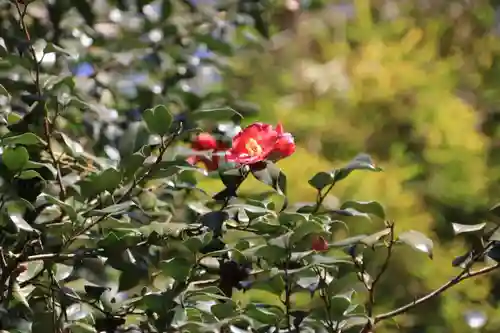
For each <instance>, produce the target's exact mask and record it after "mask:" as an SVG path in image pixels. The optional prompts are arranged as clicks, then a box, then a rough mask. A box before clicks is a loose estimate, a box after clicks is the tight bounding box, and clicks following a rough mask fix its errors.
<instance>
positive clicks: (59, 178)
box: [13, 1, 66, 201]
mask: <svg viewBox="0 0 500 333" xmlns="http://www.w3.org/2000/svg"><path fill="white" fill-rule="evenodd" d="M13 2H14V4H15V6H16V9H17V13H18V14H19V25H20V27H21V30H22V32H23V33H24V35H25V36H26V41H27V44H28V51H29V53H30V55H31V58H33V66H34V74H35V78H34V80H33V81H34V84H35V89H36V95H37V103H40V102H42V99H43V97H42V88H41V86H40V63H39V62H38V60H37V58H36V52H35V49H34V48H33V45H32V42H31V36H30V34H29V31H28V27H27V26H26V24H25V23H24V17H25V15H26V11H27V10H28V4H26V5H25V6H24V9H23V10H21V7H20V6H19V3H18V2H17V1H13ZM40 107H41V108H42V107H43V109H44V119H43V129H44V134H45V140H46V141H47V150H48V152H49V154H50V157H51V158H52V160H53V162H54V167H55V169H56V174H57V183H58V185H59V189H60V193H59V197H60V199H61V200H62V201H64V200H65V198H66V189H65V188H64V183H63V180H62V174H61V169H60V168H59V163H58V161H57V159H56V158H55V155H54V150H53V147H52V143H51V137H52V131H51V130H50V125H49V116H48V110H47V108H46V107H45V102H43V104H42V105H41V106H40Z"/></svg>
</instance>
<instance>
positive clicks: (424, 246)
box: [398, 230, 434, 259]
mask: <svg viewBox="0 0 500 333" xmlns="http://www.w3.org/2000/svg"><path fill="white" fill-rule="evenodd" d="M398 239H399V240H400V241H401V242H403V243H405V244H408V245H409V246H411V247H413V248H414V249H415V250H418V251H421V252H424V253H426V254H427V255H428V256H429V258H431V259H432V256H433V254H432V249H433V248H434V243H433V242H432V240H431V239H430V238H429V237H427V236H426V235H424V234H423V233H421V232H419V231H415V230H409V231H405V232H403V233H401V234H399V237H398Z"/></svg>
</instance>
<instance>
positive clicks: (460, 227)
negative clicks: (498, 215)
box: [451, 223, 486, 235]
mask: <svg viewBox="0 0 500 333" xmlns="http://www.w3.org/2000/svg"><path fill="white" fill-rule="evenodd" d="M451 225H452V226H453V232H454V233H455V235H458V234H462V233H474V232H478V231H482V230H483V229H484V227H485V226H486V223H479V224H460V223H452V224H451Z"/></svg>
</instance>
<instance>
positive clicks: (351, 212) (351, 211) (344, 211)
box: [329, 208, 372, 221]
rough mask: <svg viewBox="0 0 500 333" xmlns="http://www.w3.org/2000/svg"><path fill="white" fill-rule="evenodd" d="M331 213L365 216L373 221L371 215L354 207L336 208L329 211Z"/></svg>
mask: <svg viewBox="0 0 500 333" xmlns="http://www.w3.org/2000/svg"><path fill="white" fill-rule="evenodd" d="M329 213H330V214H333V215H340V216H349V217H363V218H365V219H367V220H368V221H371V220H372V219H371V217H370V215H368V214H366V213H362V212H358V211H357V210H356V209H353V208H346V209H334V210H330V211H329Z"/></svg>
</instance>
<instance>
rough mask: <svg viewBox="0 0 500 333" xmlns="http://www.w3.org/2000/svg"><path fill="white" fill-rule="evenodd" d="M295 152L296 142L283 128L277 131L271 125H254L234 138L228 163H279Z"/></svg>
mask: <svg viewBox="0 0 500 333" xmlns="http://www.w3.org/2000/svg"><path fill="white" fill-rule="evenodd" d="M294 152H295V142H294V140H293V136H292V135H291V134H290V133H285V132H284V130H283V126H282V125H281V124H278V126H276V129H274V128H273V127H272V126H271V125H268V124H262V123H254V124H252V125H250V126H248V127H246V128H245V129H243V130H242V131H241V132H239V133H238V134H236V135H235V137H234V138H233V145H232V148H231V149H229V150H228V152H227V155H226V159H227V161H228V162H235V163H239V164H254V163H257V162H261V161H264V160H271V161H277V160H279V159H282V158H285V157H287V156H290V155H291V154H293V153H294Z"/></svg>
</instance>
